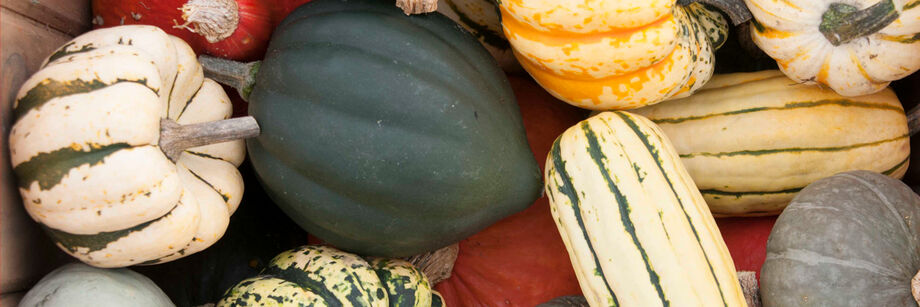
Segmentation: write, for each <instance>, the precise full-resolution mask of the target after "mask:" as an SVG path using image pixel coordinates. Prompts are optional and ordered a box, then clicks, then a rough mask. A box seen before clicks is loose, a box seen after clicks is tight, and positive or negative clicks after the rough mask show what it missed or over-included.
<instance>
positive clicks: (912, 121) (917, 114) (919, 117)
mask: <svg viewBox="0 0 920 307" xmlns="http://www.w3.org/2000/svg"><path fill="white" fill-rule="evenodd" d="M907 129H908V131H910V135H914V134H917V132H918V131H920V104H918V105H916V106H914V107H913V108H911V109H910V111H908V112H907Z"/></svg>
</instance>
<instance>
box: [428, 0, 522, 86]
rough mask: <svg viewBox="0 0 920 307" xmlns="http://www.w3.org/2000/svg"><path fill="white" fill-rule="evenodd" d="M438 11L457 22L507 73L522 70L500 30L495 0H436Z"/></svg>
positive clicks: (503, 33) (499, 19)
mask: <svg viewBox="0 0 920 307" xmlns="http://www.w3.org/2000/svg"><path fill="white" fill-rule="evenodd" d="M438 12H439V13H441V14H444V16H447V17H448V18H450V19H453V20H454V21H455V22H457V23H458V24H460V25H461V26H462V27H463V28H464V29H466V30H467V31H469V32H470V34H473V36H474V37H476V39H478V40H479V42H480V43H482V46H483V47H486V50H488V51H489V53H491V54H492V57H493V58H495V60H496V61H498V65H499V66H500V67H501V68H502V70H504V71H506V72H523V71H524V69H523V68H522V67H521V64H519V63H518V61H517V59H516V58H515V57H514V53H513V52H512V51H511V44H510V43H508V39H506V38H505V32H504V31H502V21H501V13H500V12H499V10H498V5H497V4H496V3H495V0H438Z"/></svg>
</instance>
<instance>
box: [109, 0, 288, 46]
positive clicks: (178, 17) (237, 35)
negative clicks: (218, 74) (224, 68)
mask: <svg viewBox="0 0 920 307" xmlns="http://www.w3.org/2000/svg"><path fill="white" fill-rule="evenodd" d="M281 2H283V4H284V5H275V3H272V2H269V1H262V0H157V1H150V0H93V2H92V4H93V24H94V25H95V27H96V28H107V27H114V26H119V25H123V24H145V25H153V26H157V27H159V28H161V29H163V30H164V31H166V33H169V34H171V35H175V36H178V37H179V38H182V39H183V40H185V42H187V43H188V44H189V45H191V46H192V48H193V49H195V53H198V54H201V53H206V54H209V55H213V56H218V57H222V58H228V59H233V60H244V61H249V60H256V59H260V58H262V55H264V54H265V48H266V47H267V46H268V40H269V39H270V38H271V34H272V28H273V26H274V23H273V21H274V19H273V16H272V15H271V14H272V13H273V12H274V9H275V8H287V7H288V6H289V4H288V3H289V2H290V3H292V4H293V3H294V2H296V1H294V0H286V1H281ZM301 2H303V1H302V0H301ZM270 7H271V8H272V9H269V8H270ZM288 12H289V11H288ZM285 16H286V15H285ZM282 18H283V17H282ZM279 20H280V19H279Z"/></svg>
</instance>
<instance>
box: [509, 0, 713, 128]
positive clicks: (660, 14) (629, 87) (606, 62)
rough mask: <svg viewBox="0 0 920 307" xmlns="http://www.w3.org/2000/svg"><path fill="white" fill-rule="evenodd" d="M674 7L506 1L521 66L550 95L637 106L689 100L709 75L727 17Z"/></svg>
mask: <svg viewBox="0 0 920 307" xmlns="http://www.w3.org/2000/svg"><path fill="white" fill-rule="evenodd" d="M673 2H674V1H668V0H650V1H624V0H593V1H592V0H589V1H584V2H583V3H581V4H577V5H573V4H570V3H567V2H560V1H555V0H504V1H502V3H501V14H502V26H503V28H504V32H505V36H506V37H507V38H508V41H509V42H510V43H511V46H512V48H513V50H514V55H515V56H516V57H517V59H518V61H519V62H520V63H521V66H523V67H524V69H525V70H526V71H527V72H528V73H530V75H531V76H533V77H534V79H535V80H537V82H538V83H540V85H542V86H543V87H544V88H545V89H546V90H547V91H549V92H550V93H551V94H553V96H556V97H557V98H559V99H561V100H563V101H565V102H568V103H569V104H572V105H575V106H578V107H581V108H586V109H592V110H623V109H633V108H638V107H642V106H645V105H649V104H654V103H657V102H660V101H663V100H665V99H668V98H672V97H683V96H687V95H689V94H690V93H692V92H693V91H695V90H696V89H697V88H699V87H700V86H702V85H703V84H704V83H705V82H706V81H707V80H709V78H710V77H711V76H712V71H713V62H714V54H713V51H714V49H715V48H718V46H719V45H721V43H722V42H723V41H724V39H725V35H726V32H727V31H728V28H727V24H726V22H725V20H724V19H723V18H722V16H721V15H720V14H719V13H716V12H712V11H709V10H707V9H705V8H703V6H702V5H699V4H691V5H690V6H687V7H681V6H675V5H674V3H673Z"/></svg>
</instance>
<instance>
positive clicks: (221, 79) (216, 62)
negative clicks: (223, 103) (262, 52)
mask: <svg viewBox="0 0 920 307" xmlns="http://www.w3.org/2000/svg"><path fill="white" fill-rule="evenodd" d="M198 63H201V67H202V68H203V69H204V76H205V77H208V78H211V79H214V81H217V82H218V83H221V84H225V85H228V86H231V87H233V88H235V89H236V91H237V92H239V93H240V97H242V98H243V100H246V101H249V94H250V93H251V92H252V87H253V86H255V85H256V74H258V72H259V65H260V64H261V63H262V62H260V61H254V62H249V63H243V62H237V61H231V60H227V59H221V58H216V57H212V56H207V55H201V56H198Z"/></svg>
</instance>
